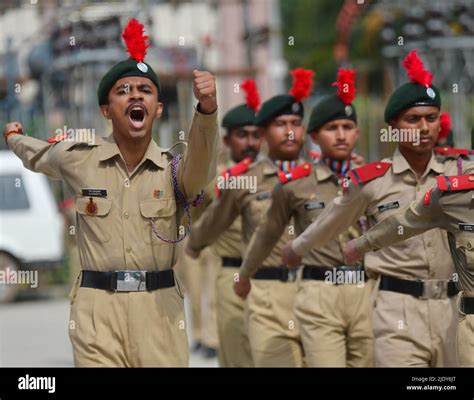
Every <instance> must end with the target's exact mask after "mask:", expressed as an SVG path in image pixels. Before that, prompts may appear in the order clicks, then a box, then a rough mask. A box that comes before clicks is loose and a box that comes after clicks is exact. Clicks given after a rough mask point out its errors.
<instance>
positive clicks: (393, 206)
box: [377, 201, 400, 212]
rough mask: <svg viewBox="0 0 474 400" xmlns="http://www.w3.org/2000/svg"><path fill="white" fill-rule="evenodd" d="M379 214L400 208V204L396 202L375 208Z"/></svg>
mask: <svg viewBox="0 0 474 400" xmlns="http://www.w3.org/2000/svg"><path fill="white" fill-rule="evenodd" d="M377 208H378V209H379V211H380V212H384V211H387V210H393V209H394V208H400V203H399V202H398V201H393V202H391V203H387V204H382V205H381V206H378V207H377Z"/></svg>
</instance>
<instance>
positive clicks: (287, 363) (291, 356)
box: [246, 279, 303, 367]
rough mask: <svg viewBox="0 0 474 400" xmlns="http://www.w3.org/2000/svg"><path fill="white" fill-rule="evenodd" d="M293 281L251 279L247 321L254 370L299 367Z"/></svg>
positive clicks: (300, 354)
mask: <svg viewBox="0 0 474 400" xmlns="http://www.w3.org/2000/svg"><path fill="white" fill-rule="evenodd" d="M296 291H297V283H296V282H281V281H277V280H256V279H252V289H251V291H250V293H249V295H248V297H247V308H246V320H247V326H248V334H249V340H250V349H251V351H252V358H253V361H254V363H255V366H256V367H302V366H303V346H302V344H301V337H300V333H299V328H298V322H297V321H296V317H295V314H294V304H295V297H296Z"/></svg>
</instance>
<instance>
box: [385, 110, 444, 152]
mask: <svg viewBox="0 0 474 400" xmlns="http://www.w3.org/2000/svg"><path fill="white" fill-rule="evenodd" d="M439 115H440V113H439V108H438V107H433V106H417V107H412V108H408V109H407V110H404V111H402V112H401V113H400V115H399V116H398V117H397V118H396V119H395V120H394V121H392V123H391V124H390V125H392V128H397V129H407V130H408V131H406V132H411V135H409V136H407V137H408V138H409V137H410V136H411V139H410V140H409V141H406V142H400V143H399V147H400V148H401V149H405V150H407V151H410V152H415V153H417V154H422V153H428V152H431V151H432V150H433V147H434V146H435V144H436V141H437V140H438V135H439V131H440V118H439ZM399 134H400V137H403V136H404V135H403V134H402V132H401V131H399ZM413 135H419V136H418V137H417V138H418V139H419V140H416V139H415V140H413V138H415V137H416V136H413ZM418 141H419V143H417V142H418ZM417 144H418V145H417Z"/></svg>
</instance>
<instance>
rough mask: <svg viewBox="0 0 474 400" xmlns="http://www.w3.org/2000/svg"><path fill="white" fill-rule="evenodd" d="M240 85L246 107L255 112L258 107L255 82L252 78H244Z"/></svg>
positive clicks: (258, 98) (258, 97) (258, 100)
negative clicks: (243, 92)
mask: <svg viewBox="0 0 474 400" xmlns="http://www.w3.org/2000/svg"><path fill="white" fill-rule="evenodd" d="M240 86H241V87H242V89H243V90H244V91H245V102H246V103H247V107H248V108H251V109H252V110H254V111H255V112H257V111H258V108H259V107H260V96H259V95H258V89H257V84H256V83H255V81H254V80H253V79H246V80H245V81H243V82H242V84H241V85H240Z"/></svg>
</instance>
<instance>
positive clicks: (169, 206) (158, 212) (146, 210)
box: [140, 197, 176, 218]
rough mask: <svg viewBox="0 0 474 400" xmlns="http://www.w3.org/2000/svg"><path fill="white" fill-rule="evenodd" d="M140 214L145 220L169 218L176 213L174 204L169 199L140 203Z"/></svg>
mask: <svg viewBox="0 0 474 400" xmlns="http://www.w3.org/2000/svg"><path fill="white" fill-rule="evenodd" d="M140 212H141V214H142V215H143V216H144V217H145V218H160V217H171V216H172V215H174V214H175V213H176V202H175V200H174V198H173V197H170V198H169V199H152V200H142V201H140Z"/></svg>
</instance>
